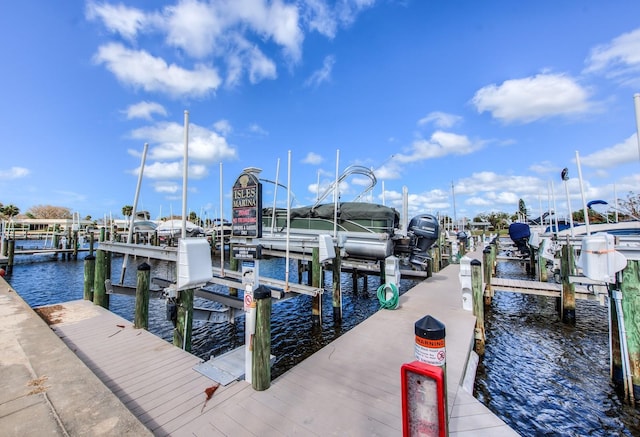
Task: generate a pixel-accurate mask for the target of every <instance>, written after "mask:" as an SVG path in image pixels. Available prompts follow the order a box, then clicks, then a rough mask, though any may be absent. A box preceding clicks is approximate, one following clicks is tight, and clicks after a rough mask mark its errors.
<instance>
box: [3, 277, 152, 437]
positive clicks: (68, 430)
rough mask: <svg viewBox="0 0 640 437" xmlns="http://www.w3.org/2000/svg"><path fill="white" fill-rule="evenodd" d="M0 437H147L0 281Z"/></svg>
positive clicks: (144, 431)
mask: <svg viewBox="0 0 640 437" xmlns="http://www.w3.org/2000/svg"><path fill="white" fill-rule="evenodd" d="M0 435H2V436H3V437H13V436H15V437H25V436H45V435H46V436H147V435H149V436H150V435H152V434H151V432H150V431H149V430H147V428H145V427H144V426H143V425H142V424H141V423H140V421H139V420H138V419H136V418H135V417H134V416H133V414H131V412H130V411H129V410H128V409H127V408H126V407H125V406H124V405H123V404H122V402H120V400H119V399H118V398H117V397H116V396H115V395H114V394H113V393H111V391H109V390H108V389H107V388H106V387H105V385H104V384H103V383H102V382H101V381H100V380H99V379H98V378H97V377H96V376H95V375H94V374H93V373H91V371H90V370H89V369H88V368H87V366H86V365H85V364H84V363H83V362H82V361H80V359H79V358H78V357H77V356H76V355H75V354H74V353H73V352H72V351H71V350H69V348H67V346H66V345H65V344H64V343H63V342H62V341H61V340H60V339H59V338H58V337H57V336H56V334H55V333H54V332H53V331H51V329H50V328H49V326H47V324H46V323H45V322H44V321H43V320H42V319H41V318H40V317H39V316H38V315H37V314H36V313H35V312H34V311H33V310H32V309H31V308H30V307H29V306H28V305H27V304H26V303H25V302H24V301H23V300H22V298H21V297H20V296H19V295H18V294H17V293H16V292H15V291H14V290H13V289H12V288H11V286H10V285H9V284H8V283H7V282H6V281H5V280H4V278H0Z"/></svg>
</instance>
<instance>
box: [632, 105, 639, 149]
mask: <svg viewBox="0 0 640 437" xmlns="http://www.w3.org/2000/svg"><path fill="white" fill-rule="evenodd" d="M633 102H634V103H635V108H636V138H637V140H638V156H639V157H640V93H636V94H634V95H633Z"/></svg>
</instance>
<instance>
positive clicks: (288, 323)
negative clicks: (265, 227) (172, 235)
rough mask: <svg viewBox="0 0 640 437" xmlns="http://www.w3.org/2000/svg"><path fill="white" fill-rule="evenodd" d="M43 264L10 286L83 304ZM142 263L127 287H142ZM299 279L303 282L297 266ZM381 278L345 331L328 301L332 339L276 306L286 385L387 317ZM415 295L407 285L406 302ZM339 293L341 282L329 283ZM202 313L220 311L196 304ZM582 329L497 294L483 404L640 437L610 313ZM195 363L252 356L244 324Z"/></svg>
mask: <svg viewBox="0 0 640 437" xmlns="http://www.w3.org/2000/svg"><path fill="white" fill-rule="evenodd" d="M48 261H49V258H45V257H43V256H33V257H19V259H18V261H17V262H18V263H19V264H18V265H16V267H15V269H14V272H13V274H12V275H11V277H7V278H6V279H7V280H8V281H9V282H10V283H11V285H12V286H13V287H14V288H15V289H16V290H17V291H18V292H19V293H20V295H21V296H22V297H23V299H25V300H26V301H27V303H29V305H31V306H40V305H49V304H53V303H58V302H65V301H69V300H77V299H82V290H83V283H82V282H83V261H82V260H78V261H57V262H48ZM140 262H141V261H135V260H134V261H133V262H132V263H131V264H130V265H129V268H128V269H127V272H126V276H125V283H126V284H131V285H135V283H136V268H135V266H136V265H137V264H138V263H140ZM151 264H152V275H153V276H158V277H163V278H168V279H175V273H174V272H173V271H172V270H171V269H170V268H169V267H168V266H167V264H166V263H163V262H151ZM121 265H122V258H115V259H114V261H113V263H112V268H113V270H112V278H119V277H120V270H121ZM260 270H261V273H262V274H263V275H265V276H271V277H274V278H279V279H284V271H285V269H284V260H271V261H263V262H262V263H261V265H260ZM291 271H292V273H291V278H290V280H295V278H296V277H297V274H296V267H295V263H292V266H291ZM524 275H525V273H524V269H523V268H522V267H521V266H520V264H519V263H509V262H501V263H500V264H499V273H498V276H502V277H512V278H513V277H518V276H519V277H523V276H524ZM378 285H379V278H377V277H373V276H372V277H370V278H369V280H368V290H367V291H364V282H363V279H362V278H361V279H359V282H358V287H359V289H358V290H357V292H354V290H353V289H352V281H351V275H343V276H342V289H343V322H342V324H340V325H336V326H334V323H333V320H332V307H331V297H330V295H329V293H327V294H326V295H325V297H324V299H323V314H324V317H323V322H322V329H321V330H317V329H314V328H313V325H312V320H311V298H310V297H308V296H304V295H301V296H298V297H296V298H294V299H291V300H288V301H284V302H279V303H277V304H275V305H274V306H273V315H272V323H271V327H272V353H273V354H274V355H275V356H276V362H275V364H274V367H273V369H272V377H273V378H276V377H278V376H279V375H281V374H282V373H284V372H286V371H287V370H288V369H290V368H291V367H293V366H295V365H296V364H297V363H299V362H300V361H302V360H303V359H305V358H306V357H308V356H309V355H311V354H312V353H314V352H315V351H317V350H318V349H320V348H321V347H323V346H325V345H326V344H328V343H330V342H331V341H332V340H334V339H335V338H337V337H339V336H340V335H341V334H343V333H344V332H346V331H348V330H349V329H351V328H353V327H354V326H356V325H357V324H358V323H360V322H362V321H363V320H365V319H366V318H367V317H369V316H370V315H371V314H373V313H374V312H376V311H377V310H378V307H379V304H378V300H377V298H376V293H375V292H376V289H377V287H378ZM413 285H414V282H413V281H406V280H403V281H402V282H401V284H400V292H401V293H402V292H405V291H406V290H408V289H409V288H411V287H412V286H413ZM325 288H326V289H327V290H330V289H331V274H330V273H327V275H326V276H325ZM110 302H111V303H110V309H111V310H112V311H113V312H115V313H116V314H118V315H120V316H122V317H124V318H126V319H127V320H133V312H134V304H133V299H132V298H131V297H128V296H118V295H113V296H111V298H110ZM196 305H197V306H212V305H215V304H214V303H211V302H208V301H204V300H201V299H199V298H196ZM149 312H150V314H149V330H150V331H151V332H153V333H154V334H156V335H158V336H160V337H162V338H164V339H166V340H167V341H171V340H172V335H173V334H172V332H173V325H172V324H171V322H168V321H166V320H165V307H164V301H163V300H161V299H154V300H151V302H150V311H149ZM576 319H577V320H576V325H575V326H570V325H565V324H563V323H562V322H560V321H559V320H558V316H557V313H556V310H555V301H554V299H552V298H546V297H536V296H526V295H520V294H516V293H508V292H500V291H498V292H496V295H495V297H494V299H493V303H492V305H491V307H490V308H487V309H486V310H485V328H486V340H487V343H486V354H485V356H484V357H483V358H482V359H481V361H480V365H479V367H478V376H477V379H476V396H477V397H478V398H479V399H480V400H481V401H482V402H483V403H484V404H485V405H487V406H488V407H489V408H490V409H491V410H492V411H493V412H495V413H496V414H497V415H498V416H500V417H501V418H502V419H503V420H504V421H505V422H506V423H507V424H509V425H510V426H511V427H512V428H513V429H515V430H516V431H517V432H519V433H520V434H521V435H523V436H536V435H553V436H555V435H558V436H584V435H593V436H611V435H624V436H640V421H639V420H638V418H637V417H636V410H635V409H633V408H629V407H628V406H626V405H623V404H621V402H620V401H619V398H618V396H617V394H616V392H615V390H614V388H613V387H612V385H611V383H610V382H609V364H608V361H609V347H608V334H607V330H608V324H607V310H606V307H601V306H600V305H599V304H598V303H597V302H590V301H589V302H587V301H582V300H579V301H578V302H577V308H576ZM192 343H193V353H194V354H195V355H197V356H199V357H200V358H202V359H204V360H206V359H208V358H209V357H210V356H212V355H220V354H222V353H224V352H227V351H229V350H232V349H234V348H236V347H239V346H242V345H243V343H244V317H243V316H241V317H238V318H237V319H236V323H235V324H227V323H224V324H219V325H214V324H206V323H203V322H196V323H195V324H194V329H193V341H192Z"/></svg>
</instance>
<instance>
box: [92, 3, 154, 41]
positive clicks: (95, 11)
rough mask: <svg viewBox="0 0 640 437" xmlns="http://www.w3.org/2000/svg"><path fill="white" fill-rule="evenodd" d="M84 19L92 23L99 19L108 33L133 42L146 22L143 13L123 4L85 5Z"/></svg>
mask: <svg viewBox="0 0 640 437" xmlns="http://www.w3.org/2000/svg"><path fill="white" fill-rule="evenodd" d="M86 17H87V19H88V20H90V21H92V20H95V19H98V18H99V19H101V20H102V22H103V23H104V25H105V26H106V28H107V29H109V31H111V32H113V33H118V34H120V35H121V36H122V37H123V38H126V39H128V40H133V39H135V37H136V36H137V34H138V31H139V30H140V29H142V28H143V26H144V25H145V22H146V17H145V13H144V12H143V11H141V10H140V9H136V8H130V7H127V6H125V5H123V4H119V5H110V4H108V3H97V2H93V1H90V2H89V3H87V8H86Z"/></svg>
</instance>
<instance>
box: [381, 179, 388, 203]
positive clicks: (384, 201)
mask: <svg viewBox="0 0 640 437" xmlns="http://www.w3.org/2000/svg"><path fill="white" fill-rule="evenodd" d="M382 205H383V206H387V203H386V194H385V192H384V181H382Z"/></svg>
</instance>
